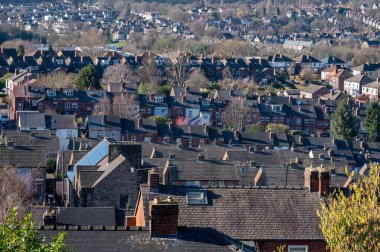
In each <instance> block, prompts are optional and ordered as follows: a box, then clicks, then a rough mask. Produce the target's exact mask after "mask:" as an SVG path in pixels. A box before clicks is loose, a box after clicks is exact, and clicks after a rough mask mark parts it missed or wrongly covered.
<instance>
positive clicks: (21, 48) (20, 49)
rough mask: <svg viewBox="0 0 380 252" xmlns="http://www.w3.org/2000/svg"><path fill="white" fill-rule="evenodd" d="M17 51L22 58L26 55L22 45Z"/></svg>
mask: <svg viewBox="0 0 380 252" xmlns="http://www.w3.org/2000/svg"><path fill="white" fill-rule="evenodd" d="M16 51H17V54H18V55H20V56H24V55H25V48H24V46H23V45H21V44H20V45H19V46H18V47H17V50H16Z"/></svg>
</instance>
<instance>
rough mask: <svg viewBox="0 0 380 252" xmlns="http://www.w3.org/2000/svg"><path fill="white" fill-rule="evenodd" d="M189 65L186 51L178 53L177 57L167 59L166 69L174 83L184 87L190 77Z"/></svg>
mask: <svg viewBox="0 0 380 252" xmlns="http://www.w3.org/2000/svg"><path fill="white" fill-rule="evenodd" d="M188 65H189V63H188V62H187V59H186V55H185V53H182V52H180V53H178V55H176V57H175V58H173V59H172V60H169V61H167V67H166V71H167V74H168V76H169V78H170V79H171V80H172V81H173V84H174V85H175V86H178V87H184V86H185V81H186V80H187V77H188V69H187V68H188Z"/></svg>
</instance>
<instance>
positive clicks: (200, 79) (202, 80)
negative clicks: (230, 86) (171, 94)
mask: <svg viewBox="0 0 380 252" xmlns="http://www.w3.org/2000/svg"><path fill="white" fill-rule="evenodd" d="M209 82H210V81H209V80H208V79H207V78H206V76H205V75H204V73H203V71H202V69H195V70H193V71H192V72H191V73H190V75H189V78H188V79H187V80H186V81H185V85H186V86H189V87H199V88H202V87H204V86H205V85H206V84H207V83H209Z"/></svg>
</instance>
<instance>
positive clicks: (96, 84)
mask: <svg viewBox="0 0 380 252" xmlns="http://www.w3.org/2000/svg"><path fill="white" fill-rule="evenodd" d="M74 84H75V86H76V87H77V88H79V89H86V88H95V89H99V88H100V77H99V73H98V71H97V70H96V68H95V67H94V66H93V65H88V66H86V67H84V68H82V69H81V70H80V71H79V73H78V76H77V77H76V79H75V81H74Z"/></svg>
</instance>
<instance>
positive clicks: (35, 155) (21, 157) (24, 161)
mask: <svg viewBox="0 0 380 252" xmlns="http://www.w3.org/2000/svg"><path fill="white" fill-rule="evenodd" d="M0 164H1V166H7V165H12V166H13V165H14V166H15V167H20V168H38V167H46V154H45V146H14V148H9V147H6V146H0Z"/></svg>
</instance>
